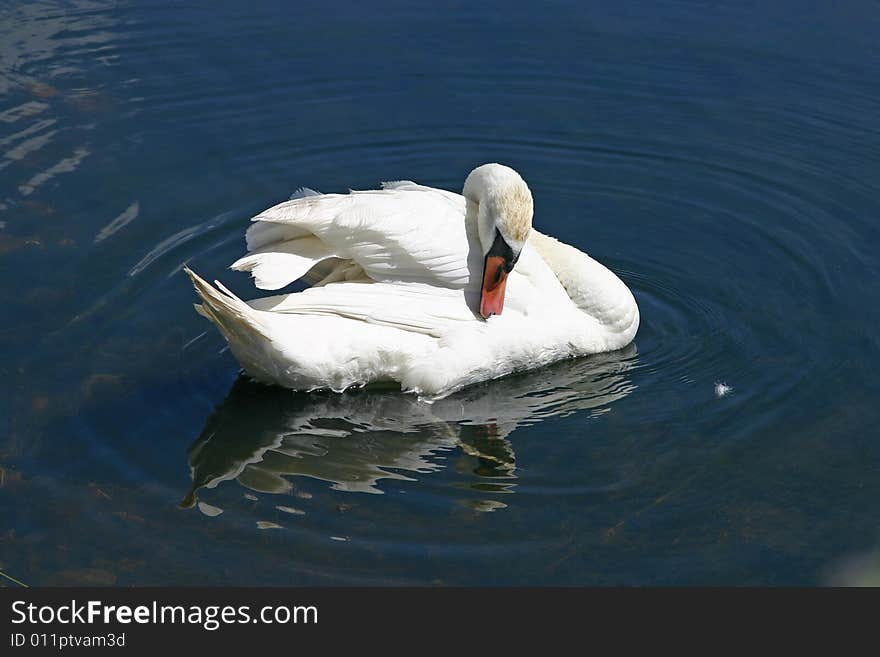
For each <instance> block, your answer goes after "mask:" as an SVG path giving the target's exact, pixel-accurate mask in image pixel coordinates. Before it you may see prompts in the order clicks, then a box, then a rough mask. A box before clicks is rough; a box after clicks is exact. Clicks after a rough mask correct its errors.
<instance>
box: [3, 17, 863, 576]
mask: <svg viewBox="0 0 880 657" xmlns="http://www.w3.org/2000/svg"><path fill="white" fill-rule="evenodd" d="M365 4H366V3H355V2H343V3H341V4H339V5H337V6H335V7H333V8H329V7H327V6H326V3H296V6H295V7H294V6H293V4H292V3H286V2H277V3H241V2H232V1H229V2H216V1H212V2H200V3H188V4H187V5H186V6H181V5H182V3H176V2H173V3H172V2H166V3H160V2H104V1H102V0H70V1H67V2H58V1H46V2H31V1H28V2H24V1H12V2H9V1H7V2H5V3H3V5H2V7H0V93H2V97H0V308H2V317H3V321H2V323H0V386H2V388H0V571H2V573H4V576H2V577H0V580H2V583H5V584H12V580H10V579H9V578H14V579H16V580H19V581H21V582H24V583H26V584H30V585H50V584H117V585H144V584H184V583H202V584H249V583H252V584H362V583H363V584H366V583H371V584H376V583H378V584H389V583H390V584H415V583H419V584H424V583H441V584H543V583H546V584H648V585H650V584H814V583H829V582H830V583H859V582H867V581H875V582H877V581H880V579H878V578H880V574H878V573H880V522H878V514H877V507H878V499H880V435H878V429H877V426H878V420H880V410H878V409H880V405H878V404H877V400H878V393H880V339H878V337H877V325H878V320H880V310H878V307H877V294H876V289H877V286H876V279H877V275H878V264H880V256H878V244H880V234H878V217H880V46H878V43H880V41H878V39H877V35H878V34H880V7H878V5H877V4H876V3H875V2H842V3H809V2H801V1H790V2H788V1H785V2H774V3H759V2H713V3H705V4H704V3H698V2H643V3H634V2H625V3H598V2H595V3H583V2H564V3H543V4H540V5H538V4H535V3H511V2H503V3H460V4H458V3H449V4H447V3H437V2H430V3H425V2H401V3H389V4H386V5H384V6H383V7H369V8H368V7H366V6H364V5H365ZM612 5H613V6H612ZM768 5H770V6H768ZM488 161H499V162H503V163H506V164H508V165H510V166H513V167H514V168H516V169H517V170H519V171H520V172H521V173H522V175H523V176H524V177H525V179H526V180H527V181H528V182H529V184H530V186H531V188H532V190H533V193H534V196H535V200H536V217H535V224H536V226H537V227H539V228H540V229H541V230H543V231H545V232H547V233H550V234H551V235H555V236H557V237H559V238H561V239H563V240H564V241H567V242H570V243H571V244H574V245H576V246H578V247H580V248H582V249H584V250H585V251H588V252H589V253H590V254H592V255H593V256H594V257H596V258H597V259H599V260H600V261H602V262H603V263H605V264H607V265H608V266H610V267H611V268H612V269H614V270H615V271H616V272H617V273H618V274H619V275H620V276H621V277H622V278H623V279H624V280H625V281H626V283H627V284H628V285H629V286H630V287H631V288H632V289H633V291H634V293H635V296H636V298H637V300H638V303H639V306H640V308H641V313H642V326H641V329H640V332H639V334H638V336H637V339H636V341H635V344H634V345H633V346H632V347H631V348H630V349H627V350H625V351H624V352H621V353H616V354H609V355H604V356H601V357H596V358H588V359H584V360H580V361H574V362H566V363H560V364H557V365H555V366H553V367H549V368H546V369H543V370H540V371H537V372H533V373H531V374H527V375H521V376H517V377H513V378H509V379H505V380H501V381H497V382H494V383H489V384H485V385H481V386H476V387H473V388H471V389H468V390H465V391H462V392H460V393H458V394H456V395H454V396H452V397H450V398H448V399H446V400H443V401H442V402H438V403H436V404H434V405H427V404H423V403H419V402H418V401H417V400H416V399H415V398H413V397H408V396H402V395H400V394H396V393H389V392H365V391H360V392H352V393H347V394H342V395H334V394H329V393H327V394H325V393H320V394H312V395H306V394H293V393H290V392H288V391H284V390H277V389H271V388H266V387H262V386H259V385H255V384H252V383H249V382H247V381H245V380H238V367H237V365H236V363H235V361H234V359H233V358H232V356H231V355H230V354H229V352H228V351H227V350H225V349H224V347H225V344H224V342H223V340H222V338H221V337H220V336H219V334H218V333H217V332H216V331H215V330H214V329H213V327H211V326H210V325H209V324H208V323H207V322H206V321H205V320H203V319H202V318H200V317H198V316H197V315H196V314H195V313H194V312H193V310H192V306H191V303H192V302H193V301H194V294H193V291H192V289H191V287H190V285H189V282H188V281H187V280H186V277H185V276H184V275H183V274H182V273H181V271H180V269H181V266H182V264H183V263H189V264H191V265H192V266H193V267H194V268H196V269H197V270H198V271H199V272H201V273H202V274H204V275H205V276H207V277H210V278H214V277H217V278H222V280H223V281H224V282H225V283H226V284H227V285H229V286H230V287H231V288H232V289H233V290H235V291H236V292H238V293H239V294H242V295H244V296H246V297H250V296H254V293H253V292H251V291H250V290H251V287H250V282H249V280H248V279H247V277H246V275H244V274H236V273H233V272H229V271H226V270H225V267H226V266H227V265H228V264H229V263H230V262H232V261H233V260H234V259H235V258H237V257H238V256H239V255H241V254H242V252H243V238H242V235H243V231H244V229H245V227H246V225H247V221H248V219H249V218H250V216H251V215H252V214H254V213H255V212H257V211H258V210H261V209H262V208H264V207H267V206H269V205H271V204H273V203H275V202H278V201H280V200H283V199H285V198H286V197H287V196H288V195H289V194H290V193H291V192H292V191H293V190H294V189H296V188H297V187H299V186H301V185H308V186H311V187H315V188H317V189H320V190H322V191H343V190H345V189H347V188H349V187H352V188H367V187H371V186H374V185H375V184H376V183H377V182H378V181H381V180H394V179H399V178H409V179H414V180H417V181H419V182H422V183H425V184H430V185H436V186H441V187H446V188H449V189H455V190H458V189H460V187H461V184H462V181H463V179H464V177H465V175H466V174H467V172H468V171H469V170H470V169H471V168H472V167H473V166H475V165H477V164H480V163H483V162H488ZM719 384H723V386H719ZM181 501H183V507H189V508H179V506H178V505H179V503H181ZM872 578H873V579H872Z"/></svg>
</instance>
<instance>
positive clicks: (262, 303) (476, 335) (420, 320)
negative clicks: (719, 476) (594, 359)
mask: <svg viewBox="0 0 880 657" xmlns="http://www.w3.org/2000/svg"><path fill="white" fill-rule="evenodd" d="M532 216H533V200H532V194H531V191H530V190H529V187H528V185H526V183H525V181H524V180H523V179H522V177H521V176H520V175H519V174H518V173H517V172H516V171H514V170H513V169H511V168H510V167H507V166H504V165H501V164H495V163H492V164H484V165H482V166H479V167H477V168H476V169H474V170H473V171H472V172H471V173H470V174H469V175H468V177H467V179H466V180H465V183H464V189H463V191H462V194H456V193H453V192H449V191H446V190H442V189H435V188H432V187H426V186H424V185H419V184H417V183H414V182H412V181H408V180H407V181H395V182H389V183H383V184H382V186H381V189H377V190H366V191H351V192H350V193H348V194H320V193H318V192H315V191H313V190H310V189H301V190H300V191H299V192H297V193H296V194H294V196H293V197H292V198H291V200H289V201H286V202H284V203H280V204H278V205H275V206H273V207H271V208H269V209H267V210H264V211H263V212H261V213H260V214H258V215H257V216H256V217H254V218H253V219H252V220H251V221H252V225H251V226H250V227H249V228H248V230H247V232H246V242H247V249H248V252H247V254H246V255H245V256H244V257H242V258H240V259H239V260H237V261H236V262H235V263H233V265H232V269H233V270H236V271H246V272H250V273H251V275H252V276H253V278H254V282H255V284H256V287H257V288H259V289H264V290H278V289H280V288H283V287H285V286H286V285H289V284H290V283H292V282H294V281H296V280H299V279H303V280H304V281H305V282H307V283H310V284H311V287H309V288H307V289H305V290H303V291H301V292H296V293H292V294H280V295H275V296H269V297H263V298H258V299H254V300H252V301H248V302H245V301H242V300H241V299H240V298H238V297H237V296H236V295H235V294H233V293H232V292H230V291H229V290H228V289H227V288H226V287H225V286H223V284H222V283H220V282H219V281H215V283H214V285H211V284H210V283H208V282H206V281H205V280H204V279H202V278H201V277H200V276H198V274H196V273H195V272H194V271H192V270H191V269H190V268H189V267H188V266H185V267H184V270H185V271H186V273H187V274H188V275H189V277H190V279H191V280H192V282H193V285H194V286H195V289H196V292H197V293H198V295H199V296H200V297H201V301H202V303H200V304H196V305H195V308H196V311H197V312H198V313H199V314H201V315H203V316H204V317H206V318H208V319H209V320H211V321H212V322H213V323H214V324H215V325H216V326H217V328H218V329H219V330H220V332H221V333H222V334H223V336H224V337H225V338H226V340H227V342H228V343H229V347H230V350H231V351H232V354H233V355H234V356H235V357H236V359H237V360H238V362H239V363H240V364H241V366H242V368H243V369H244V371H245V372H246V373H247V374H248V375H249V376H251V377H252V378H254V379H256V380H258V381H261V382H264V383H270V384H276V385H281V386H284V387H287V388H292V389H294V390H306V391H309V390H317V389H322V388H329V389H331V390H334V391H342V390H345V389H346V388H349V387H352V386H364V385H367V384H378V383H393V384H395V385H399V387H400V388H401V389H402V390H403V391H406V392H413V393H416V394H418V395H419V396H420V397H422V398H425V399H439V398H442V397H445V396H447V395H449V394H450V393H452V392H454V391H456V390H459V389H461V388H463V387H465V386H468V385H471V384H474V383H478V382H481V381H485V380H489V379H495V378H499V377H502V376H505V375H507V374H510V373H512V372H516V371H522V370H527V369H532V368H536V367H541V366H543V365H546V364H548V363H551V362H554V361H557V360H561V359H564V358H571V357H575V356H585V355H589V354H594V353H599V352H606V351H613V350H616V349H621V348H623V347H625V346H626V345H627V344H629V343H630V342H632V340H633V338H634V337H635V334H636V331H637V330H638V326H639V310H638V306H637V305H636V302H635V299H634V298H633V295H632V293H631V292H630V290H629V288H627V286H626V285H625V284H624V283H623V282H622V281H621V280H620V279H619V278H618V277H617V276H616V275H615V274H614V273H613V272H611V271H610V270H609V269H607V268H606V267H604V266H603V265H601V264H600V263H598V262H597V261H595V260H593V259H592V258H591V257H590V256H588V255H587V254H586V253H583V252H582V251H580V250H578V249H576V248H574V247H573V246H569V245H567V244H564V243H562V242H559V241H558V240H556V239H554V238H552V237H549V236H547V235H544V234H542V233H539V232H538V231H536V230H533V229H532Z"/></svg>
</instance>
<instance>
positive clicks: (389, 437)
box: [181, 346, 636, 511]
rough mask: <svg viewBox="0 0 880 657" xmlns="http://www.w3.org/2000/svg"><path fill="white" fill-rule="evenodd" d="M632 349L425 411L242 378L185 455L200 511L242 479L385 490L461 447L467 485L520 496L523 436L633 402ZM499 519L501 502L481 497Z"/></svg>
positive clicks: (252, 484)
mask: <svg viewBox="0 0 880 657" xmlns="http://www.w3.org/2000/svg"><path fill="white" fill-rule="evenodd" d="M635 354H636V349H635V347H634V346H630V347H629V348H627V349H624V350H622V351H618V352H615V353H611V354H600V355H597V356H593V357H590V358H585V359H580V360H575V361H568V362H563V363H557V364H556V365H554V366H551V367H548V368H545V369H543V370H538V371H533V372H531V373H529V374H526V375H523V376H513V377H508V378H505V379H501V380H498V381H492V382H488V383H485V384H481V385H477V386H472V387H470V388H467V389H465V390H462V391H460V392H458V393H456V394H454V395H451V396H449V397H447V398H445V399H441V400H439V401H435V402H433V403H426V402H424V401H419V400H418V398H416V397H415V396H413V395H405V394H400V393H399V392H388V391H382V390H375V389H373V390H370V389H366V390H356V391H350V392H346V393H343V394H337V393H331V392H319V393H308V394H306V393H294V392H291V391H289V390H285V389H281V388H269V387H266V386H263V385H261V384H257V383H253V382H251V381H249V380H247V379H245V378H244V377H240V378H239V379H238V380H237V381H236V382H235V384H234V385H233V386H232V389H231V390H230V391H229V394H228V395H227V397H226V399H225V400H224V401H223V402H221V403H220V404H219V405H218V406H217V408H216V409H215V410H214V412H213V413H212V414H211V416H210V417H209V418H208V420H207V422H206V424H205V427H204V429H203V430H202V432H201V435H200V436H199V437H198V439H197V440H196V441H195V442H194V443H193V444H192V446H191V447H190V448H189V450H188V452H187V456H188V459H189V464H190V468H191V473H192V487H191V488H190V490H189V492H188V493H187V495H186V496H185V497H184V499H183V501H182V502H181V505H182V506H184V507H187V508H189V507H192V506H194V505H195V504H196V502H197V491H198V490H199V489H200V488H214V487H216V486H218V485H219V484H220V483H222V482H224V481H227V480H231V479H236V480H237V481H238V482H239V483H240V484H241V485H242V486H244V487H245V488H247V489H250V490H252V491H255V492H260V493H287V492H290V491H291V490H292V484H291V482H290V479H289V478H290V477H294V476H302V477H312V478H314V479H319V480H322V481H326V482H329V483H330V484H331V486H332V487H333V488H335V489H337V490H343V491H350V492H362V493H381V492H382V490H381V488H380V487H379V485H378V484H379V482H380V480H382V479H391V480H394V479H397V480H407V481H414V480H415V479H416V478H417V476H418V475H423V474H427V473H430V472H434V471H437V470H440V469H441V468H443V467H445V466H446V465H447V463H448V460H447V459H446V458H445V457H446V456H452V454H451V453H452V452H454V451H456V450H459V451H460V453H461V454H462V455H463V456H462V459H463V461H465V462H466V463H465V466H464V467H463V466H461V464H458V465H457V469H459V470H461V471H463V473H464V475H465V476H466V477H467V478H468V482H467V484H466V485H468V486H469V487H471V488H474V489H477V490H484V491H487V492H494V493H499V492H512V490H513V486H514V482H515V479H516V469H517V466H516V454H515V452H514V448H513V444H512V443H511V442H510V440H509V437H510V434H511V433H513V432H514V431H515V430H516V429H517V428H518V427H521V426H526V425H529V424H534V423H536V422H540V421H541V420H543V419H545V418H548V417H553V416H564V415H568V414H571V413H574V412H576V411H585V412H590V413H592V414H594V415H596V414H601V413H604V412H605V411H607V410H608V409H609V405H610V404H612V403H613V402H615V401H616V400H618V399H621V398H622V397H625V396H626V395H628V394H629V393H630V392H632V390H633V389H634V386H633V385H632V383H631V382H630V380H629V378H628V377H627V372H628V370H629V369H630V368H631V367H632V366H633V363H634V362H635V358H634V356H635ZM480 506H485V507H486V508H481V509H480V510H487V511H488V510H493V509H494V508H497V507H498V506H504V505H503V504H501V503H499V502H497V501H494V500H485V504H481V505H480Z"/></svg>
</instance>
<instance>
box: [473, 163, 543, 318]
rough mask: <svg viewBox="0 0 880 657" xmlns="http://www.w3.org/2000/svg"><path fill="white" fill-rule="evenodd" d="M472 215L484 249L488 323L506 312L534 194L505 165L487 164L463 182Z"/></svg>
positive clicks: (529, 224) (484, 303)
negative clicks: (509, 278)
mask: <svg viewBox="0 0 880 657" xmlns="http://www.w3.org/2000/svg"><path fill="white" fill-rule="evenodd" d="M463 194H464V197H465V198H466V199H467V201H468V210H469V212H476V216H477V229H478V231H479V237H480V244H481V245H482V247H483V291H482V294H481V296H480V314H481V315H482V316H483V317H484V318H486V319H488V318H489V317H491V316H492V315H500V314H501V311H502V309H503V308H504V290H505V287H506V285H507V275H508V274H509V273H510V272H511V270H513V266H514V265H515V264H516V261H517V260H518V259H519V255H520V253H521V252H522V249H523V247H524V246H525V244H526V240H527V239H528V238H529V231H530V230H531V229H532V214H533V213H534V205H533V203H532V192H531V191H529V187H528V185H526V183H525V181H524V180H523V179H522V178H521V177H520V175H519V174H518V173H517V172H516V171H514V170H513V169H511V168H510V167H506V166H504V165H503V164H484V165H483V166H479V167H477V168H476V169H474V170H473V171H471V173H470V175H468V177H467V180H465V181H464V191H463Z"/></svg>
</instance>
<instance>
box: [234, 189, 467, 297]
mask: <svg viewBox="0 0 880 657" xmlns="http://www.w3.org/2000/svg"><path fill="white" fill-rule="evenodd" d="M252 221H253V222H254V223H253V225H252V226H251V227H250V228H249V229H248V231H247V246H248V250H249V253H248V255H246V256H245V257H244V258H242V259H240V260H238V261H237V262H235V263H234V264H233V265H232V268H233V269H236V270H242V271H250V272H252V274H253V276H254V278H255V279H256V284H257V287H260V288H263V289H278V288H280V287H283V286H284V285H287V284H288V283H290V282H292V281H294V280H296V279H298V278H301V277H303V276H304V275H306V274H307V273H308V272H310V271H311V272H312V274H313V276H312V278H316V276H314V270H315V269H316V266H319V265H320V267H317V268H318V269H321V268H323V269H322V271H321V274H322V275H326V274H327V273H329V271H331V270H334V271H335V270H336V269H338V268H339V267H340V266H343V267H346V266H350V264H351V263H345V262H344V261H352V263H355V264H356V265H357V266H358V267H360V270H362V272H363V275H364V276H365V277H366V278H368V279H370V280H373V281H377V282H401V283H425V284H429V285H433V286H438V287H447V288H451V289H462V288H464V287H466V286H467V285H468V284H469V283H471V272H472V271H478V270H479V263H478V262H470V263H469V261H468V258H469V257H470V258H471V259H477V260H478V259H479V248H478V247H477V237H476V235H475V234H473V230H472V229H471V228H470V227H468V226H466V222H465V200H464V197H462V196H460V195H458V194H453V193H452V192H447V191H443V190H438V189H433V188H431V187H424V186H422V185H417V184H415V183H413V182H410V181H398V182H394V183H386V184H385V188H384V189H381V190H372V191H360V192H351V193H349V194H321V195H308V196H303V197H300V198H295V199H293V200H290V201H286V202H284V203H280V204H278V205H276V206H274V207H271V208H269V209H268V210H265V211H263V212H262V213H260V214H259V215H257V216H256V217H254V219H253V220H252ZM330 259H335V260H331V262H332V263H333V266H332V267H327V266H326V261H328V260H330ZM340 261H343V262H341V263H340ZM322 263H324V264H323V265H322ZM353 277H354V276H352V275H347V276H345V277H344V278H346V279H349V280H350V279H351V278H353Z"/></svg>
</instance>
